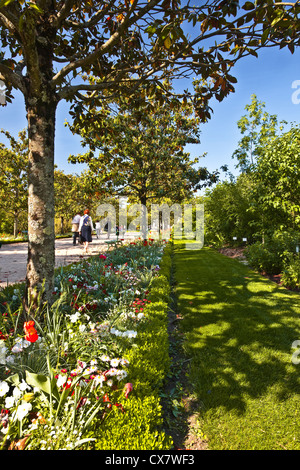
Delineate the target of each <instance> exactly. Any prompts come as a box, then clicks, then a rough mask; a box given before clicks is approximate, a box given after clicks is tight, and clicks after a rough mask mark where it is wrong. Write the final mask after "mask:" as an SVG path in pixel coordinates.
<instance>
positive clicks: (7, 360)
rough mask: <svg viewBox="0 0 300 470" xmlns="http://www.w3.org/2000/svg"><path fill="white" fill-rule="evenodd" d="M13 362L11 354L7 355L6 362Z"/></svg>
mask: <svg viewBox="0 0 300 470" xmlns="http://www.w3.org/2000/svg"><path fill="white" fill-rule="evenodd" d="M14 362H15V358H14V357H13V356H7V358H6V363H7V364H13V363H14Z"/></svg>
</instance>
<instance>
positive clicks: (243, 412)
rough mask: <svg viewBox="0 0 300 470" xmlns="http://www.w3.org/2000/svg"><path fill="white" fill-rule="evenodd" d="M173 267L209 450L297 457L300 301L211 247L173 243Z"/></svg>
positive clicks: (193, 388) (299, 441)
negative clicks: (268, 452) (273, 452)
mask: <svg viewBox="0 0 300 470" xmlns="http://www.w3.org/2000/svg"><path fill="white" fill-rule="evenodd" d="M174 267H175V280H176V295H177V302H178V310H179V312H180V313H181V315H182V317H183V319H182V321H181V331H182V332H183V333H184V337H185V339H184V348H185V351H186V353H187V355H188V357H190V358H191V362H190V364H191V366H190V369H189V379H190V382H191V393H192V394H193V395H194V396H195V398H196V399H197V403H198V407H199V408H198V410H197V411H198V412H199V424H200V427H201V430H202V432H203V433H204V434H205V435H206V436H207V438H208V447H209V449H211V450H213V449H218V450H225V449H226V450H246V449H247V450H253V449H260V450H266V449H270V450H271V449H272V450H273V449H274V450H275V449H278V450H280V449H289V450H292V449H293V450H295V449H297V450H300V424H299V421H300V380H299V376H300V375H299V374H300V364H299V365H297V364H293V362H292V354H293V352H295V349H293V348H292V343H293V342H294V341H295V340H300V321H299V320H300V295H299V294H298V293H293V292H290V291H288V290H286V289H284V288H281V287H279V286H278V285H277V284H275V283H273V282H271V281H269V280H267V279H265V278H264V277H262V276H260V275H258V274H256V273H254V272H253V271H251V270H250V269H249V268H247V267H246V266H244V265H243V264H242V263H240V262H239V261H237V260H234V259H230V258H227V257H225V256H223V255H221V254H219V253H218V252H215V251H214V250H212V249H209V248H203V249H201V250H197V251H193V250H186V249H185V245H184V244H183V243H181V242H175V256H174ZM299 357H300V356H299Z"/></svg>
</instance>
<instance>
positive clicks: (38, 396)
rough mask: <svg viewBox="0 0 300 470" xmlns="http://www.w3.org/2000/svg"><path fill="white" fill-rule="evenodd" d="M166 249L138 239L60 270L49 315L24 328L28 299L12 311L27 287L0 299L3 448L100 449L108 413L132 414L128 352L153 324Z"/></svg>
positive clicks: (158, 244) (31, 322) (132, 387)
mask: <svg viewBox="0 0 300 470" xmlns="http://www.w3.org/2000/svg"><path fill="white" fill-rule="evenodd" d="M163 249H164V245H163V244H161V243H152V242H151V244H144V243H143V242H140V243H139V242H137V243H135V244H132V245H127V246H126V245H124V246H122V247H120V248H118V249H116V250H114V251H113V252H109V253H107V254H106V255H100V256H97V257H94V258H90V259H89V260H88V261H82V262H81V263H80V264H74V265H71V266H69V267H68V268H67V269H66V270H63V269H62V270H61V271H60V273H59V274H57V275H56V278H55V288H54V291H53V295H54V296H55V298H56V301H55V302H54V303H53V305H52V306H51V308H48V309H47V311H46V313H45V316H44V318H43V321H41V320H38V319H36V318H35V319H34V320H29V321H27V322H25V323H24V324H23V325H22V326H21V325H20V321H19V319H20V312H21V308H22V307H21V305H20V306H19V310H18V309H16V311H15V312H12V310H11V306H12V305H15V304H16V303H17V301H18V299H21V292H20V293H19V294H18V295H17V294H13V295H15V296H16V297H17V298H14V299H12V296H11V297H10V298H9V296H8V297H7V298H5V300H4V299H3V297H2V299H3V301H2V302H1V296H0V312H1V313H2V314H3V313H9V316H8V317H5V316H2V317H1V320H0V330H1V331H3V336H2V339H1V340H0V409H2V412H1V423H2V428H1V429H0V433H1V434H2V435H3V440H2V447H3V448H6V447H7V446H12V448H13V447H14V446H19V447H20V446H21V447H22V446H23V447H25V446H26V448H28V449H61V448H66V449H74V448H81V449H84V448H93V447H92V446H93V442H94V437H92V436H93V435H94V433H95V432H96V429H98V427H99V425H101V424H102V423H103V421H107V419H109V416H110V413H112V412H113V410H117V411H118V413H121V414H123V413H126V400H128V399H129V398H130V396H131V394H134V391H135V390H136V386H135V384H134V382H133V381H132V380H131V379H130V367H131V364H130V362H129V360H128V358H127V357H126V354H127V351H129V350H130V349H131V348H132V345H133V344H134V342H135V340H136V338H137V337H138V335H139V325H140V324H141V323H142V324H144V323H145V322H147V313H146V310H147V305H149V304H150V301H149V300H148V299H147V296H148V293H149V283H150V282H151V279H153V277H155V276H157V273H158V271H157V266H158V265H159V263H160V259H161V256H162V253H163ZM1 321H2V323H1ZM21 327H22V328H21ZM10 330H11V331H10ZM8 331H10V332H8ZM16 448H18V447H16Z"/></svg>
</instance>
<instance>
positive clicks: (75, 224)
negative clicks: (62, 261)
mask: <svg viewBox="0 0 300 470" xmlns="http://www.w3.org/2000/svg"><path fill="white" fill-rule="evenodd" d="M80 219H81V215H80V213H79V212H78V214H76V215H75V217H73V220H72V234H73V245H74V246H75V245H76V238H79V224H80Z"/></svg>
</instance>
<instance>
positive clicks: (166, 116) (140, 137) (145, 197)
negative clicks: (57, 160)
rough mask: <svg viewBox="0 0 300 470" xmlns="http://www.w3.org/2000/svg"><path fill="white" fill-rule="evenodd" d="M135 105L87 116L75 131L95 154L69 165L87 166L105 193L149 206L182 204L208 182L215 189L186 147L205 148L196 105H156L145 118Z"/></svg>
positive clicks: (91, 111)
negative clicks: (201, 145)
mask: <svg viewBox="0 0 300 470" xmlns="http://www.w3.org/2000/svg"><path fill="white" fill-rule="evenodd" d="M135 101H137V100H130V102H128V101H126V102H124V100H119V101H118V106H116V103H112V107H111V108H110V107H109V105H108V103H106V104H105V107H104V106H103V107H102V108H101V109H94V108H92V109H88V110H87V111H86V112H84V113H81V114H80V116H79V119H78V123H76V124H74V125H73V126H71V130H72V132H76V133H78V134H80V135H81V137H82V145H83V146H84V147H85V146H88V147H89V150H88V151H87V152H86V153H85V154H81V155H72V156H70V157H69V160H70V161H71V162H73V163H75V162H85V163H87V164H88V165H89V169H90V173H91V174H92V175H94V176H95V177H96V180H98V182H99V183H100V184H101V185H102V191H105V192H107V191H108V192H109V193H110V194H117V195H120V196H127V197H129V196H131V197H133V198H134V199H137V200H138V201H139V202H140V203H141V204H142V205H143V206H146V204H147V203H148V202H149V201H152V202H159V201H160V200H162V199H163V198H166V197H168V198H169V199H170V200H171V201H173V202H182V201H183V199H185V198H187V197H189V196H190V195H191V191H193V190H196V189H199V187H200V186H201V184H204V181H206V184H209V182H210V181H209V177H210V178H211V179H214V180H216V176H215V177H214V178H213V177H212V175H210V174H209V172H208V171H207V170H206V169H205V168H200V169H198V170H197V169H196V168H195V164H197V163H198V162H199V158H195V159H194V160H190V158H189V154H188V153H187V152H184V147H185V145H186V144H188V143H189V144H191V143H194V144H196V143H199V142H200V140H199V134H200V133H199V126H198V124H199V118H197V117H195V115H194V113H193V107H192V106H191V105H190V104H188V103H186V104H181V103H180V104H179V103H177V104H176V105H175V104H174V105H173V106H172V107H170V106H169V105H168V104H164V105H159V104H157V103H154V102H153V101H152V102H151V103H150V104H151V106H149V105H148V112H147V113H146V114H145V112H144V109H143V108H141V107H139V106H138V104H136V103H135ZM104 115H105V119H104V120H103V116H104ZM99 116H100V117H99ZM97 150H99V154H98V155H95V152H96V151H97ZM99 183H98V184H99Z"/></svg>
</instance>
